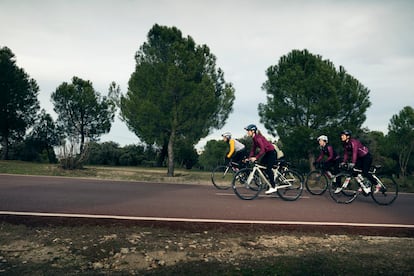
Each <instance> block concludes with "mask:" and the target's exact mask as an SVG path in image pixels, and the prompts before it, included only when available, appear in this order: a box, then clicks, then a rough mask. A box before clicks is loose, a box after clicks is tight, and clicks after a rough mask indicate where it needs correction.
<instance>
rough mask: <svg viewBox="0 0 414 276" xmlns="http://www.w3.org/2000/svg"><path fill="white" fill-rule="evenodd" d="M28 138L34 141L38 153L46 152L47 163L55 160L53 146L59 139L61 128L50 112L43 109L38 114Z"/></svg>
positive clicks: (57, 143) (58, 142)
mask: <svg viewBox="0 0 414 276" xmlns="http://www.w3.org/2000/svg"><path fill="white" fill-rule="evenodd" d="M29 138H30V139H31V140H32V141H33V142H34V144H35V146H36V150H37V151H38V152H39V153H42V152H43V151H45V152H46V154H47V157H48V160H49V163H55V162H56V155H55V152H54V151H53V147H54V146H58V145H59V144H60V140H61V130H59V129H58V128H57V127H56V125H55V122H54V121H53V119H52V116H50V114H48V113H46V111H45V110H44V109H42V111H41V112H40V114H39V116H38V121H37V122H36V123H35V124H34V126H33V129H32V131H31V132H30V134H29Z"/></svg>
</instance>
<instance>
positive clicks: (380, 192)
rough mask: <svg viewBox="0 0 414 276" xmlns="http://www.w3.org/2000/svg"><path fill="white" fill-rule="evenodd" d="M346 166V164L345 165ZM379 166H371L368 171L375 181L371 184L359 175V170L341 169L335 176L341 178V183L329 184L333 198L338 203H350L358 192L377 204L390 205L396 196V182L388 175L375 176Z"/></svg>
mask: <svg viewBox="0 0 414 276" xmlns="http://www.w3.org/2000/svg"><path fill="white" fill-rule="evenodd" d="M345 168H347V165H345ZM380 168H381V166H379V165H376V166H373V167H371V169H370V171H369V173H370V174H371V175H372V177H373V178H374V179H375V181H376V183H375V184H372V183H371V182H370V181H369V180H368V179H366V178H365V177H363V176H362V175H361V172H362V171H361V170H359V169H356V168H353V169H348V170H347V171H343V172H341V173H339V174H337V175H335V178H339V179H343V182H342V181H341V183H342V185H340V186H335V185H333V182H331V185H329V193H330V195H331V197H332V198H333V200H335V201H336V202H338V203H345V204H347V203H351V202H352V201H354V200H355V199H356V198H357V196H358V195H359V194H363V195H364V196H369V195H370V196H371V197H372V199H373V200H374V201H375V202H376V203H377V204H379V205H390V204H392V203H393V202H394V201H395V200H396V199H397V197H398V184H397V183H396V182H395V180H394V178H393V177H392V176H390V175H381V176H377V175H376V172H377V170H378V169H380Z"/></svg>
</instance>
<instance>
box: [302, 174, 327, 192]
mask: <svg viewBox="0 0 414 276" xmlns="http://www.w3.org/2000/svg"><path fill="white" fill-rule="evenodd" d="M328 183H329V181H328V178H327V177H326V175H325V174H324V173H323V172H322V171H321V170H314V171H311V172H310V173H308V175H307V176H306V181H305V187H306V190H308V192H309V193H311V194H313V195H322V194H323V193H324V192H325V191H326V189H327V188H328Z"/></svg>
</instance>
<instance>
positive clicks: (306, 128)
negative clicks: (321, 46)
mask: <svg viewBox="0 0 414 276" xmlns="http://www.w3.org/2000/svg"><path fill="white" fill-rule="evenodd" d="M266 75H267V78H268V79H267V81H266V82H265V83H264V84H263V86H262V89H263V90H265V91H266V93H267V103H266V104H263V103H261V104H259V107H258V110H259V116H260V121H261V122H262V123H263V124H264V125H265V127H266V129H268V130H269V131H270V132H271V133H272V134H273V135H275V136H276V135H278V136H280V137H281V139H282V141H283V142H284V145H285V146H286V147H285V149H286V151H287V153H288V155H289V156H290V157H294V156H296V157H300V156H308V160H309V163H310V164H312V161H313V158H314V155H313V149H314V148H315V143H316V140H315V139H316V137H318V136H319V135H321V134H326V135H328V136H332V137H338V133H339V131H340V129H345V128H346V129H351V130H357V129H359V128H360V127H361V125H362V124H363V122H364V121H365V119H366V117H365V112H366V110H367V108H368V107H369V106H370V104H371V103H370V101H369V97H368V94H369V90H368V89H367V88H365V87H364V86H363V85H362V84H360V83H359V82H358V80H356V79H355V78H353V77H352V76H350V75H349V74H347V73H346V71H345V69H344V68H343V67H340V68H339V71H337V70H336V69H335V67H334V65H333V64H332V63H331V62H330V61H328V60H322V57H321V56H315V55H313V54H311V53H309V52H308V51H307V50H303V51H299V50H293V51H292V52H291V53H289V54H288V55H287V56H283V57H281V58H280V60H279V63H278V65H274V66H271V67H269V68H268V69H267V71H266ZM289 149H290V150H289Z"/></svg>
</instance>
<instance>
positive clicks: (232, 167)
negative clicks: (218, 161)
mask: <svg viewBox="0 0 414 276" xmlns="http://www.w3.org/2000/svg"><path fill="white" fill-rule="evenodd" d="M239 169H240V166H239V163H236V162H233V161H231V160H230V161H229V162H228V163H227V164H226V165H218V166H217V167H215V168H214V169H213V171H212V172H211V182H212V183H213V185H214V187H216V188H217V189H219V190H227V189H229V188H230V187H231V184H232V181H233V177H234V175H235V174H236V172H238V171H239Z"/></svg>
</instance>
